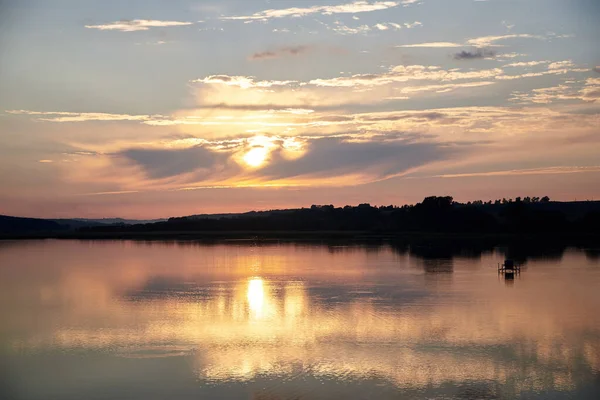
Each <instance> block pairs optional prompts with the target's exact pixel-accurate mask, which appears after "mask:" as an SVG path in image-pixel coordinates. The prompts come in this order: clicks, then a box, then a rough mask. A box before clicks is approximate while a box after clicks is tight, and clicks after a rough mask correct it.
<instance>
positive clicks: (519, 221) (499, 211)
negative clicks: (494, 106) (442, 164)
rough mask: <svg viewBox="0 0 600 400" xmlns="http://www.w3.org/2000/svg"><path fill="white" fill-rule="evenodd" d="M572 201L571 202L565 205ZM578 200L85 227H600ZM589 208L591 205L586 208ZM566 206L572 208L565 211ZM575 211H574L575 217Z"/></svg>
mask: <svg viewBox="0 0 600 400" xmlns="http://www.w3.org/2000/svg"><path fill="white" fill-rule="evenodd" d="M565 204H571V205H572V206H569V207H567V206H564V205H565ZM578 204H579V203H577V204H575V203H552V202H550V199H549V198H548V197H541V198H538V197H532V198H530V197H525V198H520V197H517V198H516V199H514V200H513V199H501V200H494V201H493V202H492V201H489V200H488V201H482V200H477V201H474V202H468V203H466V204H465V203H457V202H455V201H454V200H453V198H452V197H450V196H432V197H427V198H425V199H424V200H423V201H422V202H421V203H417V204H415V205H404V206H393V205H389V206H378V207H375V206H371V205H370V204H360V205H358V206H345V207H334V206H333V205H313V206H311V207H309V208H302V209H293V210H273V211H267V212H252V213H247V214H238V215H232V216H222V217H219V218H215V217H211V216H191V217H176V218H170V219H169V220H168V221H165V222H158V223H153V224H139V225H121V226H102V227H93V228H86V229H84V230H85V231H92V232H172V231H181V232H188V231H369V232H377V233H386V232H388V233H393V232H447V233H451V232H472V233H476V232H481V233H528V232H532V233H535V232H544V233H548V232H560V233H563V232H600V230H599V228H600V202H596V203H594V204H593V205H592V206H590V207H588V208H586V210H585V212H579V213H575V214H573V213H572V211H573V209H575V210H577V209H578V207H582V206H581V205H578ZM588 209H589V210H588ZM567 211H568V212H567ZM573 215H575V217H573Z"/></svg>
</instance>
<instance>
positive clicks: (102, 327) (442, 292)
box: [0, 241, 600, 400]
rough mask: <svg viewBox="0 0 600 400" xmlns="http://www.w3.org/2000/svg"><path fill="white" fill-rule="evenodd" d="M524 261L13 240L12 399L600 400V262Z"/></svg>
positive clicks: (0, 329) (8, 368) (6, 281)
mask: <svg viewBox="0 0 600 400" xmlns="http://www.w3.org/2000/svg"><path fill="white" fill-rule="evenodd" d="M453 253H459V254H458V255H453ZM461 254H462V255H461ZM521 256H522V257H521V260H522V261H524V262H526V264H525V266H526V268H525V269H524V270H523V271H522V273H521V275H520V276H517V277H515V279H514V280H505V279H504V278H502V277H499V276H498V274H497V271H496V267H495V266H496V264H497V263H498V262H500V261H502V260H503V259H504V257H505V254H504V252H503V250H501V249H496V250H494V251H488V252H483V253H481V252H472V251H471V252H467V251H464V250H461V249H459V250H456V249H452V250H448V249H443V248H442V249H438V248H412V249H407V248H394V247H391V246H388V245H383V246H373V245H371V246H359V245H353V246H333V245H319V244H261V245H257V244H254V243H252V242H244V243H237V244H236V243H232V244H220V245H205V244H197V243H152V244H149V243H142V242H126V241H115V242H85V241H82V242H78V241H31V242H4V243H0V398H3V399H44V400H46V399H61V400H63V399H77V400H82V399H111V398H114V399H167V398H169V399H171V398H194V399H204V398H208V399H211V398H224V399H229V398H231V399H265V400H266V399H269V400H270V399H325V398H329V399H353V398H356V399H366V398H370V399H388V398H390V399H392V398H394V399H398V398H403V399H404V398H436V399H493V398H508V399H510V398H543V399H549V398H574V399H585V398H590V399H598V398H600V262H599V261H598V258H597V257H596V256H594V254H593V253H592V252H588V253H585V252H583V251H581V250H570V249H568V250H566V251H565V252H564V253H562V254H561V252H560V251H558V252H556V251H554V252H553V254H551V255H550V256H548V257H545V256H544V255H543V254H538V255H537V256H535V257H530V256H528V255H527V254H526V253H522V254H521Z"/></svg>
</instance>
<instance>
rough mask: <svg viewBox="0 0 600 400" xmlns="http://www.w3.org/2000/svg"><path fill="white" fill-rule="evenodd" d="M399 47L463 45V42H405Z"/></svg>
mask: <svg viewBox="0 0 600 400" xmlns="http://www.w3.org/2000/svg"><path fill="white" fill-rule="evenodd" d="M397 47H462V44H459V43H452V42H430V43H417V44H404V45H402V46H397Z"/></svg>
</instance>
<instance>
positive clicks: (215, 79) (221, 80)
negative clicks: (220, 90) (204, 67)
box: [191, 75, 297, 89]
mask: <svg viewBox="0 0 600 400" xmlns="http://www.w3.org/2000/svg"><path fill="white" fill-rule="evenodd" d="M191 82H192V83H207V84H222V85H226V86H237V87H240V88H242V89H248V88H270V87H273V86H287V85H291V84H294V83H297V81H255V80H254V77H251V76H229V75H210V76H207V77H206V78H202V79H195V80H193V81H191Z"/></svg>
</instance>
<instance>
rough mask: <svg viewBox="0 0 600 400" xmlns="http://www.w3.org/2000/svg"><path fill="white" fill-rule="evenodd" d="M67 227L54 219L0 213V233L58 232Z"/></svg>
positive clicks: (67, 228)
mask: <svg viewBox="0 0 600 400" xmlns="http://www.w3.org/2000/svg"><path fill="white" fill-rule="evenodd" d="M66 230H69V227H68V226H67V225H64V224H60V223H58V222H56V221H52V220H47V219H38V218H20V217H9V216H6V215H0V233H30V232H59V231H66Z"/></svg>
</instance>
